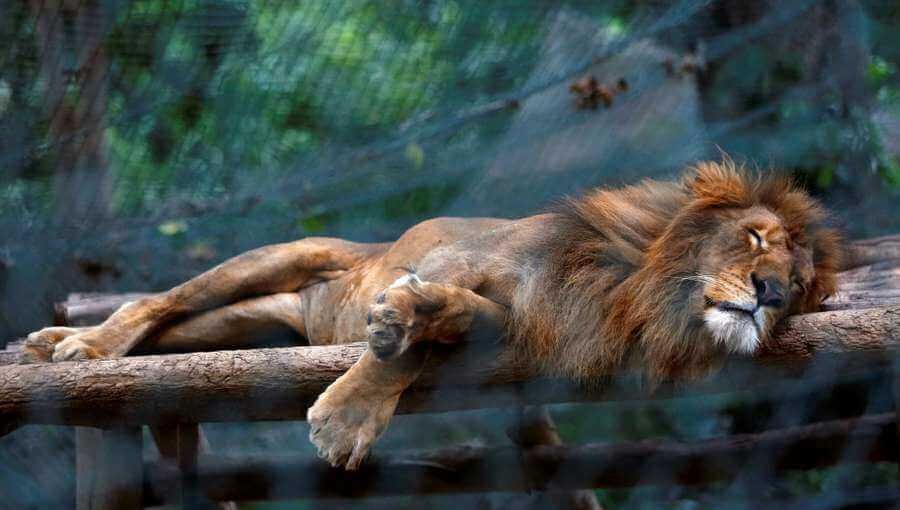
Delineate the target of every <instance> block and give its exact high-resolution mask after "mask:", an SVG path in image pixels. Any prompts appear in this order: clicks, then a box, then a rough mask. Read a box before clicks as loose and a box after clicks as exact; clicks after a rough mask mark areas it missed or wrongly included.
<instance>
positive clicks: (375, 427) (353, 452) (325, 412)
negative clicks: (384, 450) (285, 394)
mask: <svg viewBox="0 0 900 510" xmlns="http://www.w3.org/2000/svg"><path fill="white" fill-rule="evenodd" d="M346 386H348V385H346V384H342V381H341V379H338V380H337V381H335V383H334V384H332V385H331V386H330V387H329V388H328V389H327V390H325V393H323V394H322V395H320V396H319V398H318V400H316V403H315V404H314V405H313V406H312V407H311V408H309V411H308V413H307V420H308V421H309V426H310V429H309V440H310V441H312V443H313V444H314V445H316V448H317V449H318V452H319V457H321V458H323V459H325V460H326V461H328V463H329V464H331V465H332V466H334V467H339V466H344V467H345V468H346V469H347V470H351V471H352V470H355V469H357V468H359V465H360V463H361V462H362V461H363V459H365V458H366V455H368V453H369V449H370V448H371V446H372V443H374V442H375V440H376V439H378V436H380V435H381V433H382V432H384V429H386V428H387V425H388V423H389V422H390V420H391V416H392V415H393V414H394V409H395V408H396V407H397V400H398V399H399V395H397V396H382V395H371V394H369V393H367V392H365V391H357V390H355V389H353V388H348V387H346Z"/></svg>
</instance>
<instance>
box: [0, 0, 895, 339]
mask: <svg viewBox="0 0 900 510" xmlns="http://www.w3.org/2000/svg"><path fill="white" fill-rule="evenodd" d="M2 9H3V11H4V12H2V13H0V14H2V21H0V23H2V24H0V27H2V37H3V40H4V41H6V42H7V44H6V46H5V48H4V50H3V51H0V129H2V133H3V136H2V137H0V161H2V163H0V164H2V167H3V169H4V172H3V177H2V179H3V180H2V186H3V187H2V199H0V210H2V219H0V229H2V232H3V234H4V238H5V242H3V243H2V252H0V254H2V261H3V263H4V266H6V267H7V269H6V270H5V276H4V278H5V279H6V284H5V286H4V302H3V308H2V310H3V329H4V332H5V333H6V336H10V335H14V334H21V333H23V332H25V331H27V330H29V329H31V328H33V327H35V326H36V325H37V324H39V323H40V322H41V321H45V320H46V318H47V314H48V310H49V303H50V301H52V300H54V299H58V298H59V297H60V296H62V295H63V294H64V293H66V292H69V291H73V290H107V289H131V290H133V289H142V290H145V289H158V288H162V287H165V286H167V285H171V284H172V283H174V282H176V281H178V280H180V279H183V278H184V277H186V276H188V275H190V274H192V273H194V272H196V271H198V270H200V269H201V268H202V267H204V266H206V265H208V264H209V263H210V262H213V261H218V260H221V259H223V258H225V257H226V256H228V255H232V254H234V253H237V252H238V251H241V250H245V249H248V248H250V247H253V246H257V245H260V244H265V243H270V242H273V241H280V240H285V239H292V238H299V237H303V236H306V235H322V234H329V235H342V236H349V237H353V238H356V239H359V240H376V239H377V240H385V239H390V238H392V237H394V236H396V235H397V234H398V233H399V232H401V231H402V230H403V229H404V228H405V227H407V226H409V225H410V224H412V223H414V222H415V221H418V220H421V219H423V218H425V217H427V216H431V215H437V214H459V215H501V216H514V215H521V214H528V213H533V212H535V211H538V210H540V209H541V208H542V207H545V206H547V205H548V204H549V203H551V202H552V201H553V200H554V199H557V198H559V197H561V196H562V195H564V194H567V193H576V192H578V190H580V189H582V188H584V187H587V186H594V185H602V184H610V185H615V184H620V183H625V182H631V181H634V180H636V179H638V178H640V177H645V176H651V177H665V176H671V175H675V174H677V172H678V171H679V170H680V169H681V168H682V167H684V165H686V164H689V163H691V162H693V161H695V160H697V159H700V158H708V157H718V156H719V148H721V150H724V151H727V152H728V153H730V154H731V155H732V156H734V157H736V158H737V159H738V160H745V161H747V162H749V163H750V164H756V165H760V166H762V167H764V168H768V167H770V166H777V167H780V168H784V169H786V170H787V171H792V172H794V173H797V174H798V175H800V177H801V178H803V179H805V180H806V181H808V183H809V184H811V186H812V187H813V188H814V190H815V191H817V192H819V193H821V194H824V195H825V197H826V199H827V200H828V202H829V203H830V204H832V205H833V206H835V207H836V208H837V209H838V210H839V211H842V212H845V211H846V212H848V215H850V216H853V217H857V215H859V217H864V218H865V221H856V220H854V221H849V222H848V227H849V229H850V230H851V232H852V233H853V234H857V235H860V234H873V233H880V232H884V231H889V230H891V229H894V230H896V227H897V225H898V223H900V221H898V220H897V219H896V217H897V214H893V213H896V210H884V211H882V210H881V209H882V208H884V207H885V206H887V205H890V204H892V203H893V202H895V201H896V198H897V188H896V185H897V181H898V179H900V177H898V164H897V159H896V152H897V150H898V147H897V142H896V140H897V136H896V132H897V131H898V124H897V115H896V97H897V96H898V89H897V88H896V84H897V81H898V78H897V76H898V75H897V74H896V62H897V61H898V56H897V53H898V51H897V46H896V45H894V44H893V43H894V42H896V39H897V36H896V35H895V34H896V30H894V29H895V28H896V27H897V24H898V12H897V7H896V6H894V5H893V4H891V3H889V2H875V1H872V2H855V1H849V0H848V1H837V0H835V1H824V0H802V1H798V2H790V3H776V2H760V3H754V4H752V5H746V4H745V3H743V2H731V1H720V2H711V1H703V0H682V1H679V2H634V1H618V2H604V3H600V4H597V3H594V2H546V1H524V2H519V1H515V2H513V1H509V2H489V3H483V2H481V3H479V2H462V1H450V0H447V1H437V0H436V1H428V2H412V1H396V2H390V3H388V4H385V3H383V2H374V1H357V2H324V1H322V2H304V3H303V5H299V6H298V5H296V4H295V3H291V2H252V1H234V2H225V3H222V2H206V1H193V2H189V1H164V0H157V1H145V2H103V1H99V0H80V1H72V2H56V1H49V0H48V1H43V2H42V1H37V0H35V1H32V2H18V3H9V4H5V5H4V6H3V7H2ZM591 80H593V81H591ZM879 212H880V214H877V213H879ZM861 213H863V214H861Z"/></svg>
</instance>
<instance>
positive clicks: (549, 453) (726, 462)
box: [145, 413, 897, 504]
mask: <svg viewBox="0 0 900 510" xmlns="http://www.w3.org/2000/svg"><path fill="white" fill-rule="evenodd" d="M896 441H897V438H896V434H895V429H894V413H885V414H879V415H872V416H864V417H861V418H850V419H843V420H834V421H828V422H822V423H817V424H814V425H806V426H800V427H792V428H787V429H781V430H771V431H766V432H761V433H756V434H742V435H735V436H730V437H724V438H716V439H709V440H705V441H698V442H681V441H672V440H646V441H631V442H627V441H626V442H617V443H612V444H610V443H598V444H586V445H579V446H567V445H538V446H535V447H533V448H531V449H529V450H528V451H526V452H522V451H521V450H520V449H518V448H516V447H479V446H459V447H452V448H446V449H441V450H436V451H426V452H407V453H391V454H390V455H380V456H376V457H373V458H371V459H369V461H368V462H366V463H364V464H363V465H362V467H361V468H360V470H359V471H355V472H346V471H343V470H340V469H333V468H330V467H329V466H328V465H327V464H325V463H324V462H321V461H320V460H318V459H314V458H309V457H301V456H271V455H266V456H240V457H238V456H231V457H228V456H212V455H208V456H201V458H200V462H199V465H198V478H199V483H200V486H201V488H202V490H204V491H205V493H206V494H207V495H208V496H209V498H210V499H213V500H235V501H247V500H255V499H293V498H360V497H371V496H390V495H402V494H437V493H464V492H484V491H515V492H522V491H532V490H549V491H571V490H577V489H587V488H601V487H602V488H616V487H634V486H638V485H645V484H679V485H693V484H705V483H710V482H714V481H721V480H730V479H733V478H735V477H736V476H738V475H740V474H741V473H745V472H746V469H748V468H747V463H748V461H749V460H752V459H753V458H756V456H758V455H760V454H761V455H764V456H765V457H766V458H767V459H769V461H770V462H771V463H772V464H771V466H772V467H773V468H774V469H775V470H777V471H786V470H806V469H816V468H822V467H827V466H831V465H834V464H837V463H847V462H875V461H890V460H893V452H894V448H896V446H897V445H896ZM146 472H147V477H146V479H145V487H146V490H147V499H146V500H145V503H147V504H157V503H158V501H159V498H160V497H161V495H160V494H159V489H158V488H164V487H167V486H168V485H167V480H168V479H169V478H170V477H172V476H177V474H174V473H173V472H172V470H171V469H170V468H169V467H168V466H166V465H161V464H157V463H151V464H149V465H148V466H147V468H146ZM298 473H302V476H299V475H298Z"/></svg>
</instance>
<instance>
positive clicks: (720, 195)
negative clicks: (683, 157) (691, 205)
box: [683, 159, 751, 206]
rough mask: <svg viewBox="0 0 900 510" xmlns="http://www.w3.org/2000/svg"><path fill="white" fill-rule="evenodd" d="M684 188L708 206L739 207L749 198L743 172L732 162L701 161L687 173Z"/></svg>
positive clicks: (749, 192)
mask: <svg viewBox="0 0 900 510" xmlns="http://www.w3.org/2000/svg"><path fill="white" fill-rule="evenodd" d="M683 182H684V185H685V187H686V188H687V189H688V190H689V191H690V192H691V193H692V194H693V195H694V196H695V197H696V198H697V199H698V200H701V201H702V202H704V203H705V204H704V205H709V206H740V205H744V204H745V203H746V202H747V200H748V198H749V197H750V196H751V189H750V188H751V186H750V184H749V183H748V179H747V176H746V174H745V172H743V171H741V170H738V168H737V167H736V166H735V164H734V162H733V161H731V160H727V159H726V160H725V161H723V162H721V163H716V162H714V161H703V162H701V163H698V164H697V165H696V166H694V167H693V168H691V169H690V170H689V171H688V174H687V175H686V176H685V179H684V181H683Z"/></svg>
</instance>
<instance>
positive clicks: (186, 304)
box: [53, 239, 378, 361]
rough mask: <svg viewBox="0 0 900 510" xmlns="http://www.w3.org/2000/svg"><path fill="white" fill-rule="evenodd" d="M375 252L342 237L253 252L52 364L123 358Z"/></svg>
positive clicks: (114, 319)
mask: <svg viewBox="0 0 900 510" xmlns="http://www.w3.org/2000/svg"><path fill="white" fill-rule="evenodd" d="M376 249H378V248H377V246H374V245H362V244H356V243H350V242H346V241H341V240H338V239H304V240H301V241H296V242H293V243H285V244H278V245H272V246H265V247H263V248H258V249H256V250H252V251H250V252H247V253H244V254H242V255H239V256H237V257H234V258H232V259H230V260H227V261H225V262H223V263H222V264H220V265H218V266H216V267H215V268H213V269H211V270H209V271H207V272H205V273H203V274H201V275H200V276H198V277H196V278H194V279H192V280H189V281H187V282H186V283H183V284H181V285H179V286H177V287H175V288H173V289H171V290H169V291H167V292H163V293H160V294H157V295H155V296H152V297H148V298H145V299H141V300H139V301H135V302H133V303H129V304H128V305H125V306H123V307H122V308H120V309H119V310H118V311H116V312H115V313H114V314H112V315H111V316H110V317H109V318H108V319H107V320H106V321H104V322H103V324H101V325H100V326H98V327H97V328H93V329H88V330H85V331H82V332H78V333H76V334H73V335H71V336H69V337H67V338H66V339H65V340H63V341H61V342H59V343H57V344H56V346H55V348H54V352H53V360H54V361H64V360H77V359H87V358H113V357H119V356H123V355H125V354H126V353H127V352H128V351H130V350H131V349H132V348H133V347H134V346H135V345H137V344H138V343H139V342H140V341H142V340H143V339H145V338H147V337H148V336H149V335H150V334H151V333H152V332H153V331H155V330H157V329H158V328H160V327H161V326H163V325H165V324H167V323H169V322H170V321H173V320H176V319H182V318H185V317H187V316H190V315H193V314H197V313H200V312H204V311H207V310H211V309H214V308H217V307H220V306H224V305H227V304H230V303H234V302H236V301H239V300H241V299H245V298H248V297H253V296H258V295H265V294H275V293H281V292H291V291H296V290H298V289H300V288H302V287H305V286H307V285H310V284H313V283H316V282H319V281H322V280H328V279H331V278H334V277H336V276H337V275H339V274H341V273H342V272H343V271H345V270H347V269H349V268H351V267H352V266H353V265H355V264H356V263H358V262H359V261H360V260H362V259H363V258H364V257H366V256H368V255H370V254H371V253H372V252H373V250H376Z"/></svg>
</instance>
